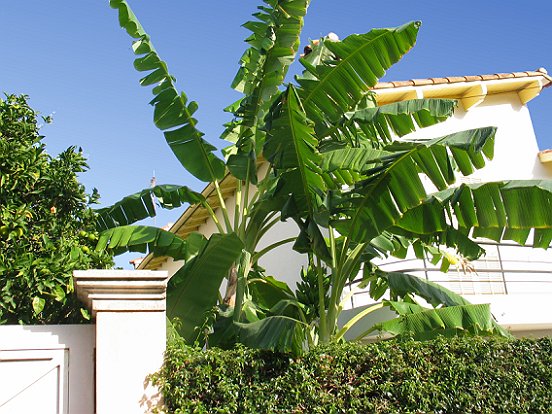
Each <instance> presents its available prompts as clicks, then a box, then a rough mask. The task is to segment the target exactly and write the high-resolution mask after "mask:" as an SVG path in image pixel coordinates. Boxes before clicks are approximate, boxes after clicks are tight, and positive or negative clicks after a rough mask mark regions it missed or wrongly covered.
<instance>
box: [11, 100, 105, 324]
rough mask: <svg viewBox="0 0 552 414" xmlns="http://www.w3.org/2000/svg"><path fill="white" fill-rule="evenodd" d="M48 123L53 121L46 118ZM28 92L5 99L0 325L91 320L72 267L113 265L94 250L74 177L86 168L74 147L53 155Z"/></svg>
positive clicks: (91, 225) (84, 198)
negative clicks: (77, 291) (78, 294)
mask: <svg viewBox="0 0 552 414" xmlns="http://www.w3.org/2000/svg"><path fill="white" fill-rule="evenodd" d="M44 120H45V121H49V119H48V118H45V119H44ZM42 138H43V137H42V136H41V135H40V134H39V126H38V124H37V114H36V113H35V112H34V111H33V109H32V108H31V107H30V106H29V105H28V103H27V97H26V96H15V95H6V98H5V99H0V240H1V242H0V324H3V323H9V324H43V323H76V322H83V321H84V320H85V319H89V316H88V313H87V311H86V310H85V309H83V308H82V307H81V304H80V303H79V301H78V299H77V298H76V295H75V294H74V289H73V278H72V272H73V270H77V269H90V268H104V267H109V266H111V265H112V259H111V255H109V254H107V253H105V252H95V251H94V246H95V245H96V242H97V240H98V233H97V231H96V229H95V222H96V219H95V214H94V213H93V211H92V210H91V209H90V208H89V204H90V203H91V202H94V201H95V200H97V198H98V194H97V192H96V191H95V190H94V192H93V194H92V195H90V196H88V195H87V194H86V193H85V190H84V187H83V185H82V184H80V183H79V182H78V180H77V173H80V172H83V171H85V170H86V168H87V165H86V162H85V159H84V157H83V155H82V152H81V150H78V151H77V150H76V149H75V148H74V147H70V148H68V149H67V150H65V151H64V152H62V153H61V154H59V155H58V156H57V157H55V158H53V157H51V156H49V155H48V154H47V153H46V151H45V146H44V144H43V143H42Z"/></svg>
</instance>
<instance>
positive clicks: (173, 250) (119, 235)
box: [96, 226, 206, 260]
mask: <svg viewBox="0 0 552 414" xmlns="http://www.w3.org/2000/svg"><path fill="white" fill-rule="evenodd" d="M205 242H206V240H205V238H204V237H203V236H202V235H200V234H199V233H193V234H192V235H190V236H189V237H188V238H187V239H186V240H183V239H181V238H180V237H178V236H176V235H175V234H173V233H171V232H169V231H165V230H162V229H160V228H157V227H148V226H120V227H115V228H112V229H108V230H106V231H104V232H103V233H101V235H100V239H99V240H98V244H97V246H96V250H97V251H100V250H104V249H109V250H111V251H112V252H113V253H114V254H116V255H117V254H121V253H124V252H140V253H153V254H155V255H156V256H169V257H172V258H173V259H175V260H189V259H190V258H191V257H193V256H195V254H197V251H198V250H199V249H200V248H201V247H202V246H203V244H205Z"/></svg>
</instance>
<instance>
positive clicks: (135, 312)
mask: <svg viewBox="0 0 552 414" xmlns="http://www.w3.org/2000/svg"><path fill="white" fill-rule="evenodd" d="M74 279H75V286H76V291H77V295H78V297H79V298H80V299H81V300H82V301H83V302H84V303H85V304H86V306H87V307H88V308H89V309H90V310H91V311H92V315H93V317H95V319H96V413H97V414H111V413H113V414H115V413H116V414H121V413H125V414H133V413H137V414H138V413H140V414H142V413H147V412H149V411H150V410H151V409H152V408H153V407H154V406H157V405H159V404H160V403H161V396H160V395H159V392H158V390H157V389H155V387H153V386H151V385H150V384H149V383H148V380H147V376H148V375H150V374H153V373H154V372H156V371H158V370H159V368H160V367H161V365H162V364H163V353H164V352H165V346H166V322H165V306H166V305H165V298H166V288H167V280H168V275H167V272H165V271H149V270H133V271H129V270H86V271H76V272H74Z"/></svg>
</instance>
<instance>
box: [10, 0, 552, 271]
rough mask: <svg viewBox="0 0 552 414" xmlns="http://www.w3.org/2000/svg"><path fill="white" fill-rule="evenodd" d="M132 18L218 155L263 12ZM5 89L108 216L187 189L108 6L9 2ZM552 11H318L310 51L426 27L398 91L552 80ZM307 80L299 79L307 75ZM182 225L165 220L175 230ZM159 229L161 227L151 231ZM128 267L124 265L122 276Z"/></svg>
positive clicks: (201, 9)
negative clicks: (77, 160)
mask: <svg viewBox="0 0 552 414" xmlns="http://www.w3.org/2000/svg"><path fill="white" fill-rule="evenodd" d="M130 4H131V6H132V7H133V9H134V11H135V12H136V14H137V16H138V17H139V18H140V20H141V22H142V24H143V26H144V27H145V29H146V31H147V32H148V33H149V34H150V35H151V37H152V40H153V42H154V44H155V45H156V48H157V50H158V52H159V53H160V55H161V56H162V58H163V59H164V60H165V61H167V62H168V64H169V69H170V71H171V72H172V73H173V74H174V75H175V76H176V77H177V79H178V86H179V87H180V88H181V89H182V90H184V91H185V92H186V94H187V95H188V97H189V98H190V99H193V100H196V101H198V102H199V105H200V106H199V111H198V113H197V118H198V120H199V128H200V129H201V130H202V131H204V132H205V133H206V136H207V138H208V139H209V140H210V141H211V142H213V143H214V144H215V145H216V146H217V147H219V148H220V147H222V144H223V142H222V141H221V140H219V139H218V137H219V135H220V133H221V132H222V126H221V125H222V123H223V122H226V121H227V120H228V115H227V114H225V113H223V112H222V108H224V107H225V106H226V105H228V104H229V103H231V102H233V101H234V100H235V99H237V98H238V97H239V95H238V94H237V93H236V92H234V91H232V90H231V89H230V87H229V85H230V83H231V81H232V78H233V77H234V75H235V72H236V70H237V68H238V66H237V62H238V60H239V58H240V56H241V54H242V52H243V50H244V48H245V44H244V43H243V39H245V37H246V36H247V35H248V32H247V31H246V30H245V29H243V28H241V27H240V25H241V24H242V23H244V22H245V21H247V20H249V17H250V15H251V13H252V12H254V11H255V7H256V5H258V4H259V2H258V1H252V0H227V1H221V0H203V1H193V2H192V1H185V0H155V1H152V0H150V1H145V0H141V1H139V0H135V1H132V0H131V1H130ZM0 5H1V6H0V28H1V30H2V34H3V39H4V41H3V42H2V43H3V44H2V55H1V57H0V89H1V91H3V92H9V93H25V94H28V95H29V96H30V97H31V105H32V106H33V107H34V108H35V109H37V110H39V111H40V112H41V113H42V114H43V115H49V114H52V113H53V115H54V123H53V124H51V125H47V126H45V127H44V128H43V130H42V132H43V134H44V135H45V136H46V138H45V142H46V144H47V148H48V151H49V152H50V153H51V154H57V153H58V152H60V151H62V150H63V149H65V148H66V147H68V146H70V145H76V146H81V147H82V148H83V149H84V152H85V153H86V154H87V156H88V162H89V165H90V167H91V169H90V171H89V172H87V173H86V174H83V175H82V177H81V179H82V181H83V182H84V183H85V185H86V186H87V188H89V189H91V188H92V187H97V188H98V189H99V191H100V193H101V195H102V202H103V204H104V205H108V204H111V203H113V202H115V201H117V200H118V199H120V198H121V197H123V196H124V195H127V194H130V193H133V192H136V191H138V190H140V189H142V188H145V187H147V186H148V185H149V180H150V178H151V176H152V173H153V171H155V174H156V176H157V181H158V183H166V184H186V185H189V186H192V187H194V188H196V189H198V190H199V189H201V188H202V185H201V183H198V182H197V181H195V180H194V179H193V178H191V177H190V176H189V175H187V174H185V173H184V172H183V170H182V168H181V167H180V164H178V163H177V162H176V161H175V160H174V159H173V158H172V154H171V152H170V150H169V149H168V148H167V147H166V146H165V144H164V140H163V136H162V134H161V133H160V132H159V131H158V130H157V129H156V128H155V127H154V126H153V124H152V122H151V119H152V110H151V107H150V106H149V105H148V104H147V103H148V102H149V100H150V99H151V96H152V95H151V93H150V90H149V88H147V89H146V88H141V87H140V86H139V85H138V79H139V78H140V75H139V74H138V73H136V72H135V71H134V70H133V68H132V60H133V56H132V52H131V49H130V44H131V41H130V39H129V38H128V36H127V35H126V33H124V32H123V31H122V30H121V29H119V26H118V22H117V15H116V12H115V10H112V9H110V8H109V6H108V2H107V0H104V1H99V0H79V1H78V2H77V1H73V2H69V1H63V0H50V1H44V0H25V1H8V0H0ZM551 15H552V1H550V0H534V1H532V2H531V3H530V6H523V5H521V3H519V2H508V1H507V2H505V1H498V0H486V1H476V0H469V1H462V2H456V1H447V2H445V1H433V0H431V1H430V0H421V1H416V2H413V1H398V0H396V1H393V0H388V1H378V2H376V1H366V0H340V1H336V0H334V1H329V0H313V1H312V2H311V7H310V9H309V13H308V15H307V18H306V21H305V29H304V31H303V36H302V39H301V40H302V46H301V47H303V45H305V44H306V43H307V41H308V39H309V38H311V39H314V38H318V37H320V36H323V35H325V34H327V33H328V32H330V31H332V32H335V33H337V34H338V35H339V36H340V37H342V38H343V37H345V36H347V35H349V34H351V33H364V32H367V31H369V30H370V29H371V28H373V27H390V26H397V25H400V24H402V23H405V22H407V21H410V20H421V21H422V27H421V30H420V34H419V37H418V43H417V45H416V46H415V48H414V49H413V50H412V51H411V52H410V53H409V54H408V55H407V56H406V57H405V58H404V59H403V60H402V61H401V62H399V63H398V64H397V65H395V67H393V68H392V69H391V70H390V71H389V73H388V74H387V75H386V77H385V79H386V80H404V79H411V78H425V77H441V76H454V75H458V76H460V75H477V74H487V73H497V72H512V71H525V70H535V69H537V68H539V67H545V68H547V69H549V70H550V71H551V73H552V45H551V42H552V25H551V24H550V22H549V19H550V16H551ZM296 70H297V67H296ZM529 107H530V110H531V114H532V118H533V123H534V126H535V131H536V134H537V138H538V141H539V147H540V149H546V148H552V120H551V119H552V117H551V110H552V88H550V89H548V90H544V91H543V93H542V94H541V96H539V97H537V98H536V99H535V100H534V101H532V102H530V103H529ZM177 215H178V213H173V214H165V215H163V216H161V217H160V218H159V219H158V220H157V224H158V225H164V224H165V223H166V222H167V221H169V220H174V218H175V217H176V216H177ZM149 224H151V221H150V223H149ZM125 260H126V259H124V260H119V261H118V263H119V264H120V265H122V264H124V261H125Z"/></svg>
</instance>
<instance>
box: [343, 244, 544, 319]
mask: <svg viewBox="0 0 552 414" xmlns="http://www.w3.org/2000/svg"><path fill="white" fill-rule="evenodd" d="M480 244H481V245H482V247H483V248H484V249H485V250H486V252H487V253H486V255H484V256H483V257H482V258H481V259H479V260H477V261H473V262H471V263H470V266H469V268H468V269H465V268H464V269H461V268H455V267H454V266H451V267H450V269H449V271H448V272H447V273H443V272H441V271H440V270H439V267H437V266H434V265H432V264H431V263H430V262H429V261H427V260H420V259H416V258H415V257H414V256H413V255H409V256H408V257H407V258H406V259H404V260H400V259H394V258H389V259H387V260H384V261H382V262H380V263H378V264H379V266H380V267H381V268H382V269H383V270H386V271H397V272H404V273H409V274H411V275H415V276H418V277H421V278H424V279H426V280H430V281H432V282H437V283H439V284H441V285H443V286H445V287H446V288H448V289H450V290H452V291H454V292H456V293H459V294H461V295H466V296H470V295H515V294H523V295H526V294H552V251H550V250H543V249H533V248H532V247H531V246H519V245H517V244H514V243H500V244H496V243H492V242H480ZM468 299H469V298H468ZM370 302H372V301H371V300H370V298H369V295H368V292H366V291H360V292H358V293H356V294H355V295H354V296H353V297H352V299H351V304H350V306H351V307H353V308H354V307H357V306H362V305H364V304H367V303H370Z"/></svg>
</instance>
